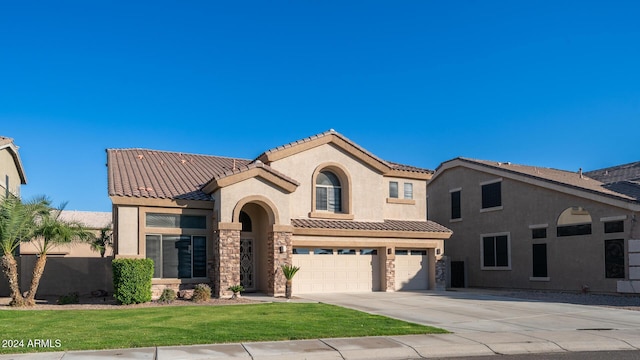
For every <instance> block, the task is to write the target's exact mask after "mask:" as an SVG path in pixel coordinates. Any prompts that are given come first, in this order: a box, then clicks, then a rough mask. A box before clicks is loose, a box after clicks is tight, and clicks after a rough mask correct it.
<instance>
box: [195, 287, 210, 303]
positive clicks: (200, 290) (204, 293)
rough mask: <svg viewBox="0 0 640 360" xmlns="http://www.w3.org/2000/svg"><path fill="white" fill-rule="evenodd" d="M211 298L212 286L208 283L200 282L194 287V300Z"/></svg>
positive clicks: (200, 300) (201, 300) (202, 300)
mask: <svg viewBox="0 0 640 360" xmlns="http://www.w3.org/2000/svg"><path fill="white" fill-rule="evenodd" d="M210 299H211V287H210V286H209V285H207V284H198V285H196V286H195V287H194V288H193V297H192V298H191V300H193V301H194V302H204V301H209V300H210Z"/></svg>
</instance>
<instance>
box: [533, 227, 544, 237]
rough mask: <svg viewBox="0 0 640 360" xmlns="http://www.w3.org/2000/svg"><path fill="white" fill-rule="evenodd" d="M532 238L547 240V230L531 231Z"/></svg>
mask: <svg viewBox="0 0 640 360" xmlns="http://www.w3.org/2000/svg"><path fill="white" fill-rule="evenodd" d="M531 238H532V239H546V238H547V228H538V229H531Z"/></svg>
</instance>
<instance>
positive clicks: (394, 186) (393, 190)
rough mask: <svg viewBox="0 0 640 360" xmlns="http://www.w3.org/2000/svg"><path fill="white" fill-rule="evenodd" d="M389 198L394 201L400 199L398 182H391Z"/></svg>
mask: <svg viewBox="0 0 640 360" xmlns="http://www.w3.org/2000/svg"><path fill="white" fill-rule="evenodd" d="M389 197H390V198H392V199H397V198H398V182H397V181H389Z"/></svg>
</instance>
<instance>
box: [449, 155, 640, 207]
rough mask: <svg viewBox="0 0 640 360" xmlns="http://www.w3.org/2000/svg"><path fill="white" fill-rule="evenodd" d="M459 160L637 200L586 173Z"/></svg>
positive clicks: (494, 162) (601, 193)
mask: <svg viewBox="0 0 640 360" xmlns="http://www.w3.org/2000/svg"><path fill="white" fill-rule="evenodd" d="M458 159H459V160H462V161H465V162H470V163H475V164H480V165H483V166H487V167H491V168H495V169H500V170H502V171H505V172H509V173H515V174H520V175H525V176H527V177H531V178H536V179H539V180H543V181H547V182H551V183H556V184H560V185H565V186H569V187H573V188H577V189H581V190H586V191H589V192H592V193H597V194H600V195H605V196H609V197H615V198H618V199H622V200H626V201H629V200H631V201H636V198H633V197H631V196H628V195H625V194H622V193H619V192H616V191H613V190H610V189H607V188H606V187H605V186H604V184H603V183H602V182H600V181H598V180H595V179H592V178H590V177H588V176H586V175H584V174H583V175H582V176H580V174H579V173H578V172H572V171H565V170H558V169H551V168H545V167H539V166H528V165H517V164H512V163H509V162H496V161H488V160H476V159H467V158H458Z"/></svg>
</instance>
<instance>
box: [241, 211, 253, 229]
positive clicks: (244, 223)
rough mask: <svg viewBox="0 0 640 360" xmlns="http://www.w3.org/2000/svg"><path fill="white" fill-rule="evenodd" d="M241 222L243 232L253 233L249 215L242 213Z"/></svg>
mask: <svg viewBox="0 0 640 360" xmlns="http://www.w3.org/2000/svg"><path fill="white" fill-rule="evenodd" d="M239 220H240V222H241V223H242V231H246V232H251V231H253V229H252V226H251V218H250V217H249V215H248V214H247V213H246V212H244V211H240V217H239Z"/></svg>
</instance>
